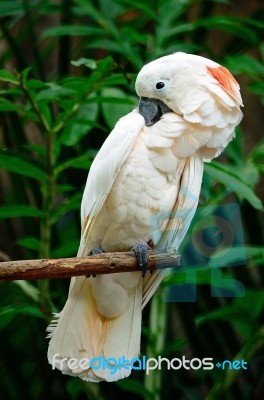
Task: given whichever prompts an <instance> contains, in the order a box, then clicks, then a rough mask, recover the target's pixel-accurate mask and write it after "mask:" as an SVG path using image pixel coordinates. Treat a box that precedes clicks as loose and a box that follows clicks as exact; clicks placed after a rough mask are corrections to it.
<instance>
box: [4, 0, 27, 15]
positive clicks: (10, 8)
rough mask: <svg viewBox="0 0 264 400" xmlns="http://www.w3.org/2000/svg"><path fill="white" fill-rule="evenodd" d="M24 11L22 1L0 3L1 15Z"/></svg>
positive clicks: (22, 12)
mask: <svg viewBox="0 0 264 400" xmlns="http://www.w3.org/2000/svg"><path fill="white" fill-rule="evenodd" d="M24 12H25V11H24V5H23V3H22V2H21V1H14V0H13V1H1V3H0V16H1V17H8V16H11V15H17V14H24Z"/></svg>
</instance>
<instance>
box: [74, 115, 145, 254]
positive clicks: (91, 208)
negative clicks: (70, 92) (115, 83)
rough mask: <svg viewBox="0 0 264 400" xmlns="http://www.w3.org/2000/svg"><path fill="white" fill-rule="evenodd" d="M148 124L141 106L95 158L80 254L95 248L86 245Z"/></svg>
mask: <svg viewBox="0 0 264 400" xmlns="http://www.w3.org/2000/svg"><path fill="white" fill-rule="evenodd" d="M144 124H145V122H144V118H143V117H142V116H141V115H140V114H139V113H138V111H137V110H134V111H132V112H131V113H129V114H128V115H126V116H125V117H123V118H121V119H120V120H119V121H118V123H117V124H116V126H115V128H114V129H113V131H112V132H111V133H110V135H109V136H108V138H107V139H106V141H105V142H104V144H103V146H102V147H101V149H100V151H99V152H98V154H97V156H96V157H95V159H94V162H93V164H92V166H91V169H90V172H89V175H88V178H87V182H86V187H85V190H84V194H83V199H82V206H81V223H82V237H81V242H80V247H79V251H78V257H81V256H84V255H87V253H88V252H89V250H91V249H87V248H86V243H87V237H89V234H90V232H91V229H92V227H93V224H94V221H95V219H96V216H97V215H98V213H99V212H100V210H101V208H102V207H103V204H104V202H105V200H106V198H107V196H108V194H109V192H110V191H111V188H112V186H113V183H114V181H115V179H116V177H117V175H118V173H119V171H120V169H121V167H122V165H123V164H124V162H125V161H126V159H127V157H128V155H129V153H130V151H131V148H132V147H133V145H134V143H135V140H136V138H137V136H138V134H139V132H140V130H141V129H142V127H143V126H144Z"/></svg>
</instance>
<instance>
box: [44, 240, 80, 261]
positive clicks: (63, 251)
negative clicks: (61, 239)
mask: <svg viewBox="0 0 264 400" xmlns="http://www.w3.org/2000/svg"><path fill="white" fill-rule="evenodd" d="M79 244H80V240H79V239H72V240H71V241H69V242H66V243H63V244H61V245H60V246H58V247H56V248H55V249H53V250H52V251H51V257H52V258H61V257H74V256H75V255H76V254H77V251H78V247H79Z"/></svg>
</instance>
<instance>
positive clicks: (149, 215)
mask: <svg viewBox="0 0 264 400" xmlns="http://www.w3.org/2000/svg"><path fill="white" fill-rule="evenodd" d="M158 82H159V83H162V85H157V83H158ZM160 86H162V87H161V88H160ZM158 87H159V88H158ZM136 91H137V94H138V95H139V97H141V98H142V99H144V100H149V99H155V101H159V102H160V103H159V104H161V105H162V104H163V105H164V106H165V107H166V112H165V113H162V114H163V115H162V116H161V115H160V118H159V119H158V120H157V122H155V123H152V125H151V126H146V124H145V120H144V118H143V116H142V115H140V113H139V110H138V109H136V110H134V111H132V112H131V113H130V114H128V115H126V116H125V117H123V118H122V119H120V120H119V121H118V123H117V124H116V126H115V128H114V129H113V131H112V132H111V134H110V135H109V136H108V138H107V140H106V141H105V143H104V144H103V146H102V148H101V150H100V151H99V152H98V154H97V156H96V158H95V160H94V162H93V164H92V167H91V169H90V172H89V175H88V179H87V183H86V188H85V191H84V195H83V201H82V210H81V220H82V236H81V242H80V248H79V252H78V256H79V257H82V256H86V255H87V254H88V253H89V251H90V250H91V249H93V248H98V247H100V248H102V249H103V250H104V251H110V252H112V251H126V250H130V249H131V248H132V247H133V246H134V245H135V244H137V243H150V241H151V242H152V243H153V244H154V246H155V248H168V249H169V248H172V249H178V248H179V246H180V244H181V242H182V240H183V238H184V236H185V234H186V232H187V230H188V228H189V225H190V223H191V220H192V218H193V216H194V213H195V210H196V207H197V203H198V199H199V194H200V187H201V180H202V174H203V160H206V161H210V160H211V159H212V158H214V157H216V156H217V155H218V154H219V153H221V152H222V151H223V149H224V148H225V147H226V145H227V144H228V143H229V141H230V140H231V139H232V138H233V136H234V128H235V126H236V125H237V124H238V123H239V122H240V120H241V117H242V113H241V111H240V106H241V105H242V100H241V97H240V93H239V85H238V84H237V82H236V81H235V79H234V78H233V76H232V75H231V74H230V72H229V71H228V70H226V69H225V68H224V67H221V66H220V65H219V64H217V63H215V62H213V61H211V60H208V59H206V58H203V57H199V56H194V55H190V54H185V53H175V54H173V55H170V56H166V57H162V58H160V59H158V60H156V61H153V62H151V63H149V64H147V65H146V66H144V67H143V68H142V70H141V71H140V73H139V75H138V77H137V81H136ZM161 107H162V106H161ZM169 109H170V110H169ZM167 111H169V112H167ZM163 275H164V272H155V273H154V274H152V275H147V276H146V277H145V278H142V277H141V274H140V273H138V272H133V273H123V274H113V275H111V276H109V275H101V276H97V277H96V278H85V277H78V278H73V279H72V280H71V285H70V290H69V297H68V300H67V302H66V304H65V307H64V308H63V310H62V312H61V313H60V314H59V315H58V316H57V317H55V320H54V321H53V322H52V323H51V325H50V327H49V328H48V331H49V332H50V337H51V339H50V344H49V350H48V359H49V362H50V363H51V364H53V365H55V366H56V367H57V368H59V369H61V370H62V372H63V373H65V374H69V375H73V376H79V377H81V378H82V379H85V380H88V381H94V382H98V381H100V380H106V381H114V380H117V379H121V378H124V377H127V376H128V375H129V374H130V372H131V371H130V369H127V368H125V367H123V368H120V369H118V370H117V372H116V373H114V374H113V373H111V370H109V369H103V368H98V369H96V368H94V369H92V368H86V369H85V370H84V369H82V368H77V369H76V368H70V367H69V364H68V362H67V361H68V360H69V359H70V358H76V359H77V360H80V359H82V358H88V359H90V360H91V359H92V358H96V357H103V358H104V359H108V358H116V359H118V358H119V357H120V358H122V356H125V358H126V359H128V360H130V359H132V358H134V357H137V356H138V355H139V352H140V334H141V310H142V308H143V307H144V306H145V304H146V303H147V302H148V300H149V299H150V298H151V296H152V295H153V293H154V292H155V290H156V288H157V287H158V285H159V283H160V281H161V280H162V277H163ZM55 355H57V356H56V357H57V358H56V363H55V361H54V356H55ZM63 359H64V361H63Z"/></svg>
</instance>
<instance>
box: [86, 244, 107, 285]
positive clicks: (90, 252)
mask: <svg viewBox="0 0 264 400" xmlns="http://www.w3.org/2000/svg"><path fill="white" fill-rule="evenodd" d="M102 253H103V250H102V249H99V248H95V249H92V250H91V251H89V253H88V256H97V254H102ZM91 276H92V277H93V278H95V277H96V275H95V274H92V275H91V274H90V275H86V278H90V277H91Z"/></svg>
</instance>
